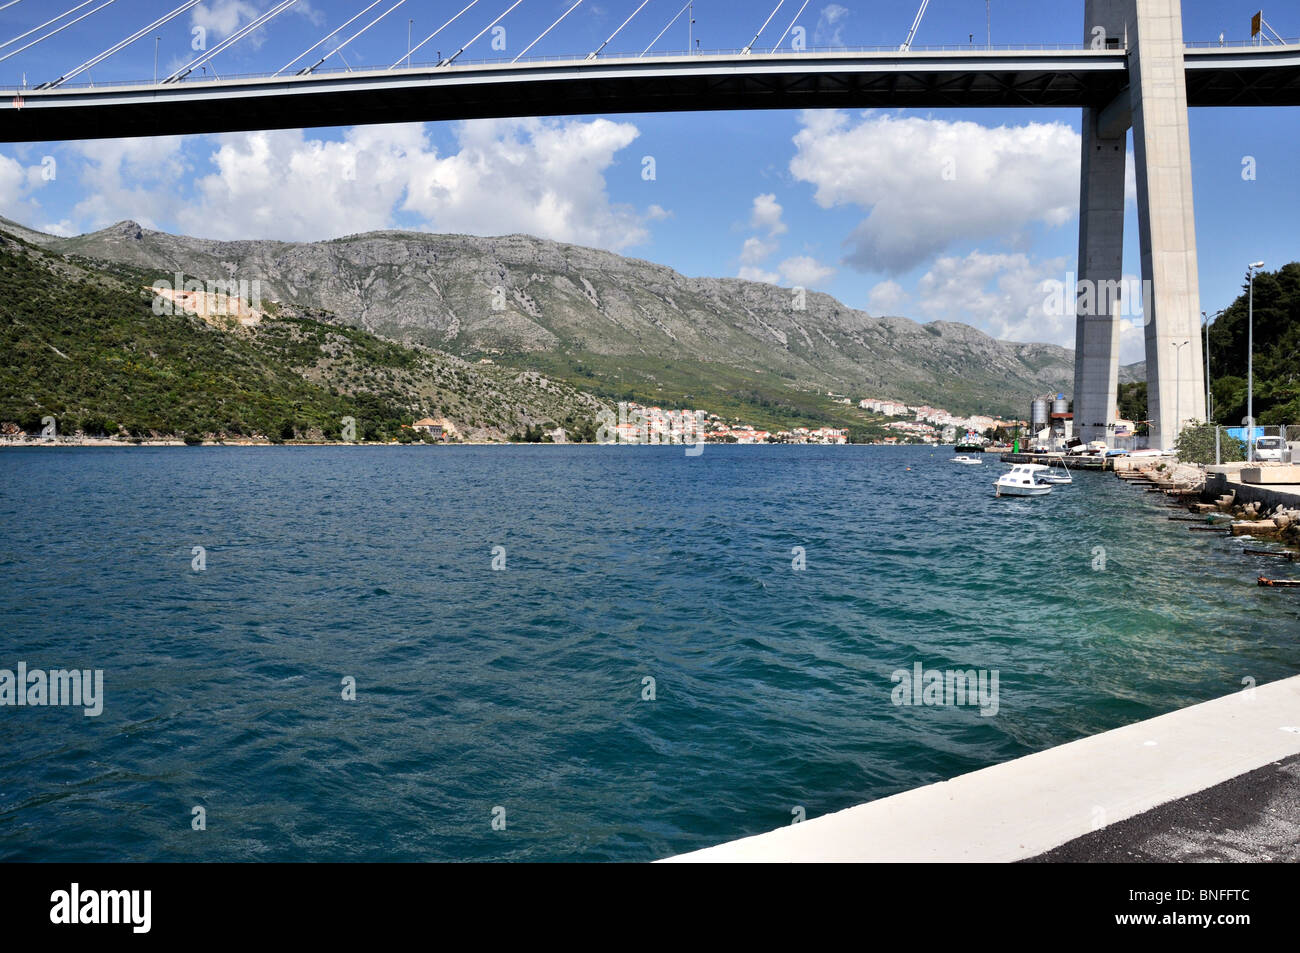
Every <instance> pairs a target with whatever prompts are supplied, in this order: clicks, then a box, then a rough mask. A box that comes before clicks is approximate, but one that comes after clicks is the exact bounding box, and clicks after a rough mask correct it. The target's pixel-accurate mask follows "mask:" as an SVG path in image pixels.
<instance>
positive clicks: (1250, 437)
mask: <svg viewBox="0 0 1300 953" xmlns="http://www.w3.org/2000/svg"><path fill="white" fill-rule="evenodd" d="M1263 267H1264V263H1263V262H1262V261H1256V262H1252V263H1251V264H1249V265H1247V266H1246V274H1247V275H1249V277H1250V304H1249V306H1248V313H1249V317H1248V318H1247V321H1248V324H1249V327H1248V329H1247V332H1246V335H1247V337H1246V418H1247V419H1248V420H1249V421H1250V430H1248V431H1247V432H1246V459H1247V460H1248V461H1250V462H1251V463H1254V462H1255V270H1256V269H1258V268H1263Z"/></svg>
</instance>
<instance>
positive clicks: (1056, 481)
mask: <svg viewBox="0 0 1300 953" xmlns="http://www.w3.org/2000/svg"><path fill="white" fill-rule="evenodd" d="M1038 479H1039V482H1041V483H1050V484H1052V485H1053V486H1069V485H1070V484H1071V483H1073V482H1074V477H1072V476H1070V468H1069V467H1067V466H1066V465H1065V459H1064V458H1062V459H1061V466H1060V468H1059V469H1058V468H1057V467H1056V466H1055V465H1053V466H1051V467H1049V468H1048V469H1046V470H1044V471H1042V472H1041V473H1039V474H1038Z"/></svg>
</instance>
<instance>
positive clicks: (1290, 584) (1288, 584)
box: [1259, 576, 1300, 589]
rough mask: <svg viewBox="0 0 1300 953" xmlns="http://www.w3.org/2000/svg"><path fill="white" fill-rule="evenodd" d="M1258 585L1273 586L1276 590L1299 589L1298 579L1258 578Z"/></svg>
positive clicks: (1299, 581) (1299, 582)
mask: <svg viewBox="0 0 1300 953" xmlns="http://www.w3.org/2000/svg"><path fill="white" fill-rule="evenodd" d="M1259 584H1260V585H1261V586H1275V587H1277V588H1278V589H1300V579H1269V578H1268V577H1267V576H1260V577H1259Z"/></svg>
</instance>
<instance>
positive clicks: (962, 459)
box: [948, 453, 984, 466]
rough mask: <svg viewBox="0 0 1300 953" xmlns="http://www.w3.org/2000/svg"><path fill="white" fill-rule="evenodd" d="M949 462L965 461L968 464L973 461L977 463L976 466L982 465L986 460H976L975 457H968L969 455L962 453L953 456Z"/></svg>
mask: <svg viewBox="0 0 1300 953" xmlns="http://www.w3.org/2000/svg"><path fill="white" fill-rule="evenodd" d="M948 462H949V463H965V464H967V465H969V464H972V463H973V464H975V466H980V465H981V464H982V463H983V462H984V461H983V460H976V459H975V458H974V457H968V456H966V455H965V454H964V453H963V454H961V455H960V456H956V457H953V458H952V459H951V460H949V461H948Z"/></svg>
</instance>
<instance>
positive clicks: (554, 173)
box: [403, 119, 648, 250]
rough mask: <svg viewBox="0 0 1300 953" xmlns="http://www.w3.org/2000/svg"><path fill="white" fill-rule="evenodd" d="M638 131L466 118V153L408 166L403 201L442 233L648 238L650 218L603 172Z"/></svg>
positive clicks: (605, 124)
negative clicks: (620, 200)
mask: <svg viewBox="0 0 1300 953" xmlns="http://www.w3.org/2000/svg"><path fill="white" fill-rule="evenodd" d="M638 135H639V132H638V131H637V128H636V126H634V125H631V124H630V123H616V122H611V121H609V120H608V119H596V120H592V121H581V120H576V119H574V120H562V121H561V120H544V119H498V120H481V121H476V122H470V123H463V124H461V126H460V127H459V131H458V134H457V138H458V141H459V146H460V151H459V152H458V153H456V154H455V155H452V156H448V157H447V158H445V159H440V160H436V159H429V158H426V159H425V160H423V161H421V162H420V163H419V164H418V165H417V167H416V168H414V169H412V170H411V176H410V188H409V191H408V197H407V200H406V203H405V204H404V206H403V207H404V208H405V209H407V210H408V211H413V212H417V213H419V214H421V215H423V216H424V217H426V218H427V219H428V221H429V222H430V224H431V226H432V227H434V228H436V229H438V230H439V231H466V232H470V233H472V234H476V235H485V234H499V233H501V232H503V231H522V232H527V233H528V234H531V235H540V236H542V237H545V238H553V239H557V240H559V241H570V242H576V243H580V244H585V245H598V246H600V247H603V248H610V249H614V250H618V249H622V248H626V247H628V246H631V245H637V244H639V243H641V242H643V241H645V240H646V238H647V237H648V232H647V231H646V229H645V226H644V219H643V218H642V217H641V216H639V215H638V214H637V213H636V212H635V211H634V210H633V209H632V208H631V207H629V206H625V205H615V204H611V202H610V200H609V194H608V192H607V191H606V187H605V176H604V172H605V170H606V169H608V168H609V167H610V166H611V165H612V164H613V162H614V158H615V156H616V154H617V153H618V152H619V151H620V150H621V149H623V148H624V147H626V146H627V145H629V144H630V143H631V142H632V141H633V140H634V139H636V137H637V136H638Z"/></svg>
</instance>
